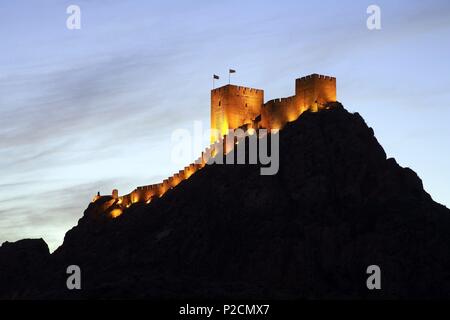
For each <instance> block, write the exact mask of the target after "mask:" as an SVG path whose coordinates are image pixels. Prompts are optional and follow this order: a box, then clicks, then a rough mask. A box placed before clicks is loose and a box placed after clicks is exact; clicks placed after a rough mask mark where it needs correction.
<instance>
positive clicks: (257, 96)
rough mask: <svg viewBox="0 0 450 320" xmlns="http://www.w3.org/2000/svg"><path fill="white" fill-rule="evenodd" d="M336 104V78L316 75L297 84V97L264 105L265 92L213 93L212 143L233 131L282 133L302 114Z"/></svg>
mask: <svg viewBox="0 0 450 320" xmlns="http://www.w3.org/2000/svg"><path fill="white" fill-rule="evenodd" d="M333 101H336V78H333V77H329V76H323V75H318V74H312V75H309V76H306V77H303V78H299V79H297V80H296V81H295V95H294V96H291V97H287V98H280V99H274V100H270V101H268V102H266V103H264V90H260V89H253V88H247V87H241V86H235V85H226V86H223V87H220V88H217V89H213V90H211V129H212V130H215V131H212V133H211V142H215V141H217V140H218V139H219V138H220V137H221V136H223V135H225V134H227V132H228V130H230V129H237V128H245V129H247V128H254V129H257V128H266V129H281V128H282V127H283V126H284V125H285V124H286V123H287V122H290V121H294V120H295V119H297V118H298V117H299V116H300V114H302V113H303V112H305V111H307V110H310V111H313V112H316V111H318V110H319V109H321V108H324V105H325V104H326V103H327V102H333Z"/></svg>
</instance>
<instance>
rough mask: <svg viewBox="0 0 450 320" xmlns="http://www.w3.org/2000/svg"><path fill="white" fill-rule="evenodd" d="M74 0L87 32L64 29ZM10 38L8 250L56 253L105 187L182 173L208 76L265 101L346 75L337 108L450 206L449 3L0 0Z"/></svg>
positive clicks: (4, 170)
mask: <svg viewBox="0 0 450 320" xmlns="http://www.w3.org/2000/svg"><path fill="white" fill-rule="evenodd" d="M71 4H75V5H78V6H80V8H81V30H68V29H67V28H66V19H67V17H68V14H67V13H66V8H67V7H68V6H69V5H71ZM370 4H377V5H378V6H380V7H381V15H382V16H381V18H382V29H381V30H377V31H369V30H368V29H367V27H366V19H367V17H368V14H367V13H366V9H367V7H368V6H369V5H370ZM0 40H1V41H0V43H1V45H0V243H1V242H3V241H6V240H8V241H15V240H19V239H21V238H26V237H33V238H35V237H43V238H44V239H45V240H46V241H47V243H48V244H49V246H50V249H51V250H54V249H56V247H57V246H59V245H60V244H61V243H62V240H63V237H64V234H65V232H66V231H67V230H68V229H70V228H71V227H72V226H74V225H76V223H77V220H78V219H79V218H81V216H82V213H83V211H84V210H85V208H86V207H87V205H88V204H89V201H90V200H91V199H92V196H93V195H94V194H95V193H96V192H97V191H101V192H102V193H103V194H105V193H108V194H109V193H110V192H111V190H112V189H113V188H118V189H119V192H120V193H121V194H124V193H128V192H130V191H131V190H132V189H134V188H135V187H136V186H138V185H145V184H150V183H156V182H159V181H160V180H162V179H163V178H165V177H167V176H169V175H170V174H172V173H174V172H176V171H178V170H179V169H181V167H182V165H180V163H174V162H173V161H171V147H172V143H171V134H172V132H173V131H174V130H176V129H178V128H184V129H188V130H193V127H194V121H202V123H203V127H204V128H205V129H206V128H208V127H209V103H210V100H209V99H210V98H209V90H210V89H211V76H212V74H213V73H217V74H219V75H222V78H221V80H220V81H219V82H217V84H216V85H222V84H225V83H226V82H227V79H226V78H227V74H226V72H227V69H228V68H229V67H232V68H234V69H236V70H237V73H236V75H235V76H234V77H233V82H234V83H236V84H241V85H247V86H252V87H256V88H262V89H264V90H265V99H266V100H269V99H273V98H277V97H284V96H289V95H292V94H293V93H294V79H295V78H297V77H300V76H303V75H307V74H310V73H322V74H326V75H332V76H335V77H337V82H338V88H337V90H338V100H339V101H341V102H342V103H343V104H344V105H345V107H346V108H347V109H348V110H350V111H352V112H359V113H360V114H361V115H362V116H363V117H364V118H365V120H366V121H367V123H368V124H369V126H371V127H373V128H374V130H375V134H376V136H377V138H378V140H379V141H380V143H381V144H382V145H383V147H384V148H385V150H386V152H387V154H388V156H389V157H395V158H396V159H397V161H398V162H399V163H400V165H402V166H407V167H411V168H412V169H413V170H414V171H416V172H417V173H418V175H419V176H420V177H421V178H422V180H423V182H424V186H425V189H426V190H427V191H428V192H429V193H430V194H431V195H432V197H433V199H434V200H436V201H438V202H440V203H442V204H444V205H446V206H447V207H448V206H450V188H449V187H448V182H449V181H450V171H449V170H448V161H449V158H450V148H449V146H450V143H449V137H450V127H449V125H448V120H449V119H450V91H449V88H450V76H449V75H450V59H449V58H450V2H449V1H448V0H443V1H438V0H435V1H426V2H425V1H411V0H408V1H378V0H375V1H355V0H351V1H299V0H292V1H272V2H270V3H269V1H267V2H265V1H260V0H259V1H243V0H239V1H233V0H226V1H211V0H209V1H198V0H196V1H158V2H156V1H137V0H135V1H121V0H102V1H99V0H97V1H93V0H83V1H82V0H71V1H62V0H53V1H50V0H40V1H24V0H15V1H6V0H0ZM207 141H208V139H206V140H205V141H204V146H206V143H207ZM200 149H201V147H200V146H196V147H195V149H194V153H195V155H194V154H193V155H192V158H189V157H188V158H186V159H180V160H182V161H181V162H183V161H185V163H186V164H188V163H189V162H190V161H191V160H193V159H194V158H196V157H197V156H198V155H199V153H200Z"/></svg>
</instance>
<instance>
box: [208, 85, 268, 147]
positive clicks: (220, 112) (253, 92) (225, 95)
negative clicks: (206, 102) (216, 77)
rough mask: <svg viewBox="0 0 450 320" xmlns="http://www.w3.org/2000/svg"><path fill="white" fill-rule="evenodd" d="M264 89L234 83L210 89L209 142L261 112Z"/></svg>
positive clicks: (248, 121)
mask: <svg viewBox="0 0 450 320" xmlns="http://www.w3.org/2000/svg"><path fill="white" fill-rule="evenodd" d="M263 103H264V91H263V90H260V89H253V88H247V87H241V86H235V85H230V84H229V85H226V86H223V87H220V88H217V89H213V90H211V130H212V132H211V143H213V142H215V141H217V140H218V139H219V138H221V137H222V136H223V135H225V134H227V133H228V130H229V129H237V128H239V127H241V126H243V125H245V124H250V123H252V122H253V120H254V119H255V118H256V117H258V116H259V115H260V114H261V107H262V105H263Z"/></svg>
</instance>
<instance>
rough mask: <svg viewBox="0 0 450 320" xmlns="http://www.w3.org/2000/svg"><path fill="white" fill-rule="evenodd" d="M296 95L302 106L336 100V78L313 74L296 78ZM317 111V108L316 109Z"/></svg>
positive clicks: (306, 106) (312, 105)
mask: <svg viewBox="0 0 450 320" xmlns="http://www.w3.org/2000/svg"><path fill="white" fill-rule="evenodd" d="M295 95H296V97H297V99H298V103H299V104H300V105H301V107H302V108H311V107H317V105H316V102H317V103H319V104H325V103H326V102H334V101H336V78H334V77H329V76H323V75H319V74H312V75H309V76H306V77H303V78H299V79H297V80H295ZM315 111H317V110H315Z"/></svg>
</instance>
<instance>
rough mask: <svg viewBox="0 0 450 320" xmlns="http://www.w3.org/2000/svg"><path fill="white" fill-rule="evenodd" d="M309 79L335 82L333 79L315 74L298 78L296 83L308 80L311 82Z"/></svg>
mask: <svg viewBox="0 0 450 320" xmlns="http://www.w3.org/2000/svg"><path fill="white" fill-rule="evenodd" d="M311 79H322V80H328V81H336V78H335V77H330V76H324V75H322V74H317V73H314V74H310V75H308V76H305V77H301V78H298V79H297V81H308V80H311Z"/></svg>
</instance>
